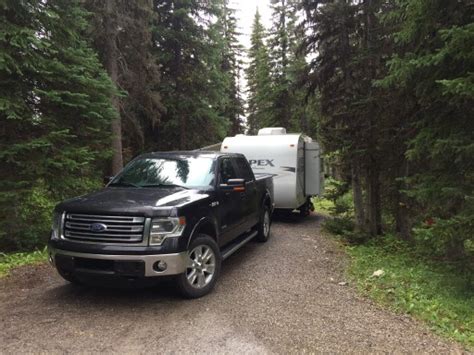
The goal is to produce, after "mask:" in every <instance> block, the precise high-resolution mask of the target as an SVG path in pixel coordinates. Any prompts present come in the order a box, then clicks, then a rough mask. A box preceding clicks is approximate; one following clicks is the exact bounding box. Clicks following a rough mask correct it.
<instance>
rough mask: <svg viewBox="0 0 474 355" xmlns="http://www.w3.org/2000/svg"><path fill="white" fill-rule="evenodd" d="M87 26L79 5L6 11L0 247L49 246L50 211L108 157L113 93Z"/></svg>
mask: <svg viewBox="0 0 474 355" xmlns="http://www.w3.org/2000/svg"><path fill="white" fill-rule="evenodd" d="M86 27H87V22H86V20H85V13H84V11H83V10H82V9H81V8H80V7H79V5H78V2H76V1H61V0H56V1H48V2H43V1H37V0H29V1H21V2H17V1H4V2H2V3H1V5H0V43H1V45H0V47H1V48H2V49H1V50H0V76H1V77H2V81H1V83H0V121H1V127H2V128H1V130H0V164H1V165H2V169H1V170H0V216H1V217H0V231H1V232H0V246H3V247H9V248H12V247H16V248H19V247H30V246H32V245H37V243H38V242H39V241H44V240H45V238H46V237H47V227H46V226H47V224H48V223H49V218H46V215H47V213H46V210H47V209H50V208H51V207H52V206H53V204H54V202H56V201H59V200H61V199H64V198H65V197H68V196H72V195H76V194H78V193H82V192H83V191H85V188H86V187H88V186H89V185H90V182H91V181H94V180H96V179H98V178H99V176H100V175H101V170H102V166H103V163H104V162H105V161H106V159H107V158H108V151H107V145H108V139H109V136H110V135H109V134H108V133H105V134H104V132H108V125H109V122H110V120H111V119H112V118H113V117H114V116H115V114H116V113H115V112H114V110H113V108H112V106H111V104H110V96H111V95H112V94H113V93H114V89H113V86H112V84H111V82H110V80H109V78H108V77H107V75H106V74H105V72H104V71H103V69H102V68H101V66H100V63H99V61H98V59H97V56H96V55H95V53H94V52H93V51H92V50H91V48H90V46H89V43H88V41H87V39H86V36H84V31H85V29H86ZM35 205H37V206H35ZM28 233H33V234H28Z"/></svg>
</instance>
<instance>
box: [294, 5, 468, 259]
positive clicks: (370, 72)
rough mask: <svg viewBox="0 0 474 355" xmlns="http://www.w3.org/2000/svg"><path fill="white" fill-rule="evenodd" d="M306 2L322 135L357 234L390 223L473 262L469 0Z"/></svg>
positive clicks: (378, 230)
mask: <svg viewBox="0 0 474 355" xmlns="http://www.w3.org/2000/svg"><path fill="white" fill-rule="evenodd" d="M303 8H304V9H305V11H306V15H307V16H306V19H305V22H304V24H303V25H304V28H305V30H306V32H307V33H309V34H310V35H308V36H307V37H306V39H305V41H304V43H303V48H304V49H305V50H306V52H307V54H308V55H311V54H312V55H313V56H314V59H312V61H311V62H310V64H309V68H308V69H309V71H310V74H309V75H308V76H307V81H308V82H309V88H310V89H311V90H313V92H314V93H315V96H316V97H318V96H319V97H320V101H321V102H320V107H321V112H322V119H321V121H320V125H319V134H320V135H319V137H320V140H321V142H322V143H323V147H324V149H325V152H326V153H329V154H330V156H331V157H332V158H333V159H334V160H335V161H336V162H337V164H338V166H337V168H338V169H340V171H339V172H338V173H339V174H338V175H339V176H340V177H341V178H342V179H344V181H345V182H346V183H347V184H351V185H352V187H353V195H354V209H355V222H356V229H357V230H358V232H362V233H363V234H369V235H371V236H375V235H378V234H381V232H382V230H383V228H385V230H387V231H391V228H392V227H393V229H394V231H396V232H397V233H399V235H400V236H401V237H402V238H404V239H415V242H419V243H423V244H424V245H425V247H426V248H427V249H429V250H430V251H431V252H432V253H435V254H437V255H444V256H448V257H450V258H452V259H458V258H463V259H469V258H470V259H471V260H473V259H472V253H471V251H470V250H471V249H470V247H469V246H470V245H472V244H473V238H474V234H473V233H472V231H473V230H474V228H473V226H474V206H473V204H474V202H473V201H474V196H473V193H474V180H473V179H474V154H473V153H474V151H473V147H474V146H473V144H472V142H473V141H474V121H473V120H472V107H474V102H473V97H474V96H473V95H472V93H473V90H474V83H473V74H472V72H473V70H472V68H474V55H473V51H472V47H473V44H474V26H473V24H472V4H470V3H469V2H468V1H451V2H446V1H443V0H435V1H432V0H401V1H399V0H393V1H392V0H391V1H378V0H372V1H360V2H346V1H329V0H328V1H321V2H311V1H303ZM315 54H318V55H317V56H316V55H315ZM342 214H344V212H342ZM382 217H383V218H382ZM427 221H429V223H426V222H427Z"/></svg>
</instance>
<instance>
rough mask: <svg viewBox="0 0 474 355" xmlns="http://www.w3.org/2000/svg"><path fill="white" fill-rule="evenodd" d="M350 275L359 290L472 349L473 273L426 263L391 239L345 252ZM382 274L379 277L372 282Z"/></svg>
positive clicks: (452, 265)
mask: <svg viewBox="0 0 474 355" xmlns="http://www.w3.org/2000/svg"><path fill="white" fill-rule="evenodd" d="M348 251H349V254H350V255H351V258H352V263H351V268H350V273H351V275H352V276H353V279H354V280H355V281H356V283H357V286H358V288H359V290H361V291H362V292H363V293H365V294H367V295H369V296H370V297H372V298H373V299H375V300H376V301H378V302H380V303H382V304H384V305H387V306H389V307H390V308H392V309H394V310H395V311H397V312H403V313H408V314H410V315H413V316H414V317H416V318H418V319H420V320H422V321H424V322H425V323H426V324H427V325H429V326H430V327H431V328H432V329H433V330H434V331H436V332H437V333H439V334H442V335H444V336H447V337H449V338H452V339H455V340H457V341H460V342H462V343H463V344H465V345H468V346H471V347H474V317H473V316H472V315H473V314H474V278H473V276H472V275H473V272H472V271H473V270H466V269H464V266H463V265H462V264H456V263H446V262H442V261H434V260H432V259H428V258H427V257H426V254H425V253H424V252H420V250H419V249H414V248H413V246H412V245H411V244H407V243H406V242H403V241H400V239H398V238H396V237H393V236H385V237H383V238H380V239H377V240H372V241H371V242H369V243H368V244H364V245H357V246H351V247H348ZM376 270H383V271H384V274H383V275H382V276H378V277H377V276H373V273H374V271H376Z"/></svg>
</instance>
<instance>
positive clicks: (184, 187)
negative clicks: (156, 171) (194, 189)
mask: <svg viewBox="0 0 474 355" xmlns="http://www.w3.org/2000/svg"><path fill="white" fill-rule="evenodd" d="M141 187H180V188H182V189H186V190H189V187H186V186H183V185H177V184H149V185H142V186H141Z"/></svg>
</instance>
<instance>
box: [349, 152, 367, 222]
mask: <svg viewBox="0 0 474 355" xmlns="http://www.w3.org/2000/svg"><path fill="white" fill-rule="evenodd" d="M351 173H352V194H353V197H354V210H355V222H356V229H357V230H358V231H362V230H364V222H365V211H364V200H363V197H362V186H361V181H360V167H359V162H356V161H353V163H352V167H351Z"/></svg>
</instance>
